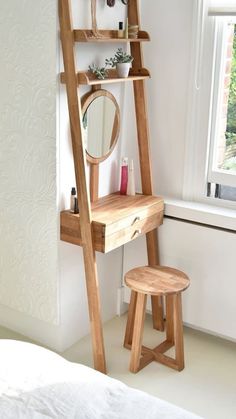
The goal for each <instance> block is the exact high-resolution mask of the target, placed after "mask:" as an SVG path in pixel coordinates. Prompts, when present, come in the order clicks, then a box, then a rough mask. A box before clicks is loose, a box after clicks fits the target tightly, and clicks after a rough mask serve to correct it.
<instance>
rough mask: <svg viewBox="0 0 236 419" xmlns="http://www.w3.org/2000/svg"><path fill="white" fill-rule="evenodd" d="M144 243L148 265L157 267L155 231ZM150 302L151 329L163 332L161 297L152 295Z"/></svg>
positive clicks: (151, 232) (157, 256)
mask: <svg viewBox="0 0 236 419" xmlns="http://www.w3.org/2000/svg"><path fill="white" fill-rule="evenodd" d="M146 241H147V252H148V264H149V265H150V266H155V265H158V264H159V255H158V240H157V230H156V229H155V230H153V231H150V232H149V233H147V234H146ZM151 301H152V321H153V327H154V329H157V330H160V331H163V330H164V319H163V299H162V297H158V296H154V295H152V297H151Z"/></svg>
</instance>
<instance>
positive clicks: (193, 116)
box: [183, 0, 236, 208]
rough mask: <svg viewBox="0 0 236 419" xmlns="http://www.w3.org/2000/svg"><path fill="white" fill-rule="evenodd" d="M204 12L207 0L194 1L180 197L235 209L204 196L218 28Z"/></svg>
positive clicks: (206, 10)
mask: <svg viewBox="0 0 236 419" xmlns="http://www.w3.org/2000/svg"><path fill="white" fill-rule="evenodd" d="M208 11H209V1H208V0H198V1H197V2H196V3H195V6H194V10H193V38H192V57H191V63H190V84H189V98H188V115H187V127H186V142H185V145H186V147H185V167H184V184H183V199H184V200H186V201H195V202H201V203H205V204H210V205H214V206H219V207H226V208H236V202H234V201H227V200H223V199H216V198H212V197H211V196H210V197H208V196H207V182H208V167H209V166H208V164H209V156H210V151H211V147H212V146H211V141H210V140H211V129H212V122H211V121H212V119H213V118H212V117H213V112H214V106H213V102H214V100H215V97H214V94H213V92H214V83H215V82H216V78H215V67H214V63H215V60H216V58H217V57H216V54H217V26H218V27H219V25H217V19H218V18H217V19H216V18H215V17H210V16H208ZM218 37H219V32H218ZM218 40H219V38H218ZM233 176H235V175H233ZM235 178H236V176H235ZM215 179H216V178H215ZM218 180H219V177H218ZM217 183H218V182H217ZM219 183H220V182H219ZM229 186H230V185H229Z"/></svg>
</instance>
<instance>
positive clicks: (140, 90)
mask: <svg viewBox="0 0 236 419" xmlns="http://www.w3.org/2000/svg"><path fill="white" fill-rule="evenodd" d="M128 20H129V22H130V23H131V24H132V25H134V24H136V25H139V28H140V15H139V7H138V0H129V3H128ZM130 50H131V55H132V56H133V57H134V61H133V66H134V68H143V51H142V45H141V43H131V44H130ZM133 86H134V101H135V111H136V123H137V136H138V148H139V161H140V171H141V183H142V192H143V193H144V194H146V195H152V194H153V185H152V171H151V158H150V145H149V142H150V141H149V138H150V134H149V125H148V117H147V115H148V113H147V103H146V91H145V84H144V80H137V81H133ZM146 245H147V255H148V264H149V265H150V266H155V265H159V248H158V236H157V229H154V230H152V231H150V232H149V233H147V234H146ZM151 301H152V318H153V327H154V328H155V329H157V330H164V320H163V301H162V298H161V297H158V296H152V297H151Z"/></svg>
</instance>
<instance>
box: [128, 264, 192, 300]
mask: <svg viewBox="0 0 236 419" xmlns="http://www.w3.org/2000/svg"><path fill="white" fill-rule="evenodd" d="M125 283H126V285H127V286H128V287H129V288H131V289H132V290H133V291H136V292H139V293H142V294H146V295H168V294H176V293H179V292H182V291H184V290H185V289H186V288H188V286H189V284H190V280H189V278H188V277H187V275H186V274H185V273H184V272H181V271H179V270H178V269H174V268H169V267H167V266H153V267H152V266H141V267H138V268H134V269H132V270H131V271H129V272H127V274H126V275H125Z"/></svg>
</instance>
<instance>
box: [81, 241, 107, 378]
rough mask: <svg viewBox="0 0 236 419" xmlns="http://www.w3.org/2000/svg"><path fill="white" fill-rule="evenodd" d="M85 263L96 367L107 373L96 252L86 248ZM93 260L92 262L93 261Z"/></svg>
mask: <svg viewBox="0 0 236 419" xmlns="http://www.w3.org/2000/svg"><path fill="white" fill-rule="evenodd" d="M83 250H84V265H85V274H86V285H87V295H88V307H89V317H90V327H91V337H92V346H93V359H94V368H95V369H96V370H98V371H100V372H103V373H104V374H106V361H105V350H104V342H103V330H102V320H101V307H100V294H99V285H98V276H97V265H96V258H95V252H94V251H90V252H89V253H88V252H87V249H86V248H84V249H83ZM91 262H92V263H91Z"/></svg>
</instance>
